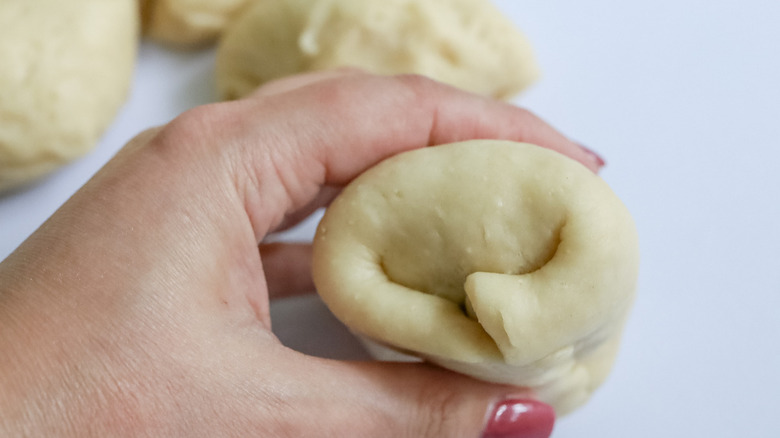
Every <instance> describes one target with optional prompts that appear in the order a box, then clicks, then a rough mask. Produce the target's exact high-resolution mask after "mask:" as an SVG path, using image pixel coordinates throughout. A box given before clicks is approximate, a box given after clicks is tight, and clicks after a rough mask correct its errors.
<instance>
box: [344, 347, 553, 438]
mask: <svg viewBox="0 0 780 438" xmlns="http://www.w3.org/2000/svg"><path fill="white" fill-rule="evenodd" d="M331 366H334V367H335V368H336V369H335V370H333V371H335V372H336V373H337V376H333V377H334V378H333V379H331V380H330V384H335V385H338V386H339V389H338V392H336V391H334V392H333V393H340V394H342V395H346V392H348V393H350V394H351V396H349V397H346V398H341V400H343V401H344V402H345V404H347V405H348V406H342V409H347V410H349V411H350V412H356V413H361V415H359V417H358V418H355V419H354V420H353V422H352V427H355V426H357V429H353V430H352V432H356V431H360V433H358V434H356V435H354V436H371V437H394V438H403V437H408V438H412V437H414V438H440V437H441V438H444V437H446V438H546V437H549V436H550V433H551V432H552V429H553V423H554V421H555V413H554V412H553V409H552V407H550V406H549V405H546V404H544V403H542V402H539V401H536V400H533V399H532V398H531V394H530V393H529V392H528V391H526V390H523V389H521V388H513V387H509V386H503V385H494V384H489V383H485V382H479V381H477V380H474V379H471V378H468V377H466V376H463V375H460V374H456V373H453V372H450V371H447V370H444V369H441V368H438V367H435V366H432V365H428V364H419V363H417V364H411V363H388V362H346V363H345V362H336V363H334V362H331ZM347 388H348V389H347ZM356 423H358V424H356ZM342 436H345V435H342ZM346 436H352V435H346Z"/></svg>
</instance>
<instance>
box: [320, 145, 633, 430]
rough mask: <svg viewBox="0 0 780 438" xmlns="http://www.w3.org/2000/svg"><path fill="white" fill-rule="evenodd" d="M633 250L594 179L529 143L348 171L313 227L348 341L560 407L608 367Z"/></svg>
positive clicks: (329, 299)
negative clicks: (348, 178)
mask: <svg viewBox="0 0 780 438" xmlns="http://www.w3.org/2000/svg"><path fill="white" fill-rule="evenodd" d="M638 257H639V256H638V243H637V234H636V230H635V228H634V223H633V220H632V218H631V216H630V215H629V213H628V211H627V210H626V208H625V207H624V205H623V204H622V203H621V202H620V200H619V199H618V198H617V197H616V196H615V194H614V193H613V192H612V191H611V189H610V188H609V187H608V186H607V184H606V183H605V182H604V181H603V180H602V179H601V178H600V177H598V176H597V175H595V174H594V173H592V172H591V171H589V170H588V169H586V168H585V167H584V166H582V165H581V164H579V163H577V162H575V161H573V160H570V159H568V158H566V157H564V156H563V155H560V154H558V153H556V152H553V151H550V150H547V149H543V148H540V147H537V146H533V145H528V144H522V143H513V142H507V141H490V140H476V141H469V142H463V143H455V144H451V145H444V146H435V147H430V148H425V149H420V150H415V151H412V152H406V153H403V154H401V155H397V156H395V157H392V158H390V159H387V160H385V161H384V162H382V163H380V164H378V165H377V166H375V167H373V168H371V169H369V170H368V171H366V172H365V173H364V174H362V175H361V176H359V177H358V178H356V179H355V180H354V181H353V182H352V183H351V184H349V186H347V187H346V189H345V190H344V191H343V193H342V194H341V195H340V196H339V197H338V198H337V199H336V200H335V201H334V202H333V204H332V205H331V206H330V207H329V208H328V209H327V211H326V213H325V216H324V218H323V219H322V221H321V223H320V225H319V228H318V230H317V234H316V237H315V240H314V267H313V272H314V280H315V284H316V286H317V290H318V291H319V293H320V295H321V296H322V298H323V300H324V301H325V302H326V304H327V305H328V306H329V308H330V309H331V310H332V311H333V313H334V314H335V315H336V316H337V317H338V318H339V319H341V320H342V321H343V322H344V323H345V324H346V325H347V326H348V327H350V328H351V329H352V330H353V331H355V332H356V333H357V334H359V335H361V336H364V337H367V338H369V339H372V340H374V341H375V342H376V343H378V344H383V345H387V346H390V347H393V348H394V349H396V350H398V351H402V352H407V353H411V354H414V355H416V356H418V357H422V358H425V359H427V360H429V361H431V362H434V363H437V364H440V365H442V366H444V367H447V368H450V369H453V370H455V371H459V372H462V373H465V374H469V375H471V376H474V377H476V378H480V379H484V380H488V381H494V382H501V383H509V384H513V385H519V386H525V387H531V388H533V389H535V390H536V391H537V393H538V395H539V397H540V398H541V399H542V400H544V401H546V402H549V403H551V404H552V405H553V406H554V407H555V408H556V410H557V412H558V413H559V414H560V415H563V414H566V413H568V412H570V411H571V410H573V409H574V408H576V407H577V406H580V405H581V404H582V403H584V402H585V401H586V400H587V399H588V397H589V396H590V394H591V393H592V392H593V390H594V389H595V388H596V387H597V386H599V385H600V384H601V382H602V381H603V380H604V379H605V378H606V376H607V374H608V372H609V370H610V367H611V365H612V362H613V360H614V357H615V354H616V351H617V348H618V345H619V341H620V335H621V332H622V328H623V324H624V322H625V319H626V317H627V315H628V312H629V310H630V307H631V304H632V302H633V297H634V292H635V288H636V280H637V271H638V263H639V261H638Z"/></svg>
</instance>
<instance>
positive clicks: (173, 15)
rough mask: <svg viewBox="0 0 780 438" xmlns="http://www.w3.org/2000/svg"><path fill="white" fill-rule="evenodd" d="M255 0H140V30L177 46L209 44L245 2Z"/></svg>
mask: <svg viewBox="0 0 780 438" xmlns="http://www.w3.org/2000/svg"><path fill="white" fill-rule="evenodd" d="M252 1H256V0H141V2H140V6H141V15H142V17H143V24H144V32H145V33H146V34H147V35H148V36H149V37H150V38H152V39H154V40H157V41H160V42H162V43H165V44H169V45H173V46H179V47H198V46H203V45H206V44H209V43H213V42H214V41H216V40H217V38H218V37H219V36H220V34H222V31H223V30H224V29H225V27H226V26H227V25H228V23H230V21H231V20H233V19H234V18H235V16H236V15H237V14H238V13H239V12H240V11H241V9H242V8H243V7H244V6H245V5H246V4H248V3H250V2H252Z"/></svg>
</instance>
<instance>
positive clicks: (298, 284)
mask: <svg viewBox="0 0 780 438" xmlns="http://www.w3.org/2000/svg"><path fill="white" fill-rule="evenodd" d="M260 258H261V260H262V263H263V270H264V272H265V281H266V284H267V286H268V295H269V297H270V298H271V299H274V298H284V297H290V296H295V295H301V294H305V293H311V292H314V282H313V280H312V278H311V245H309V244H305V243H282V242H278V243H266V244H261V245H260Z"/></svg>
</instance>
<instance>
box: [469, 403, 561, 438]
mask: <svg viewBox="0 0 780 438" xmlns="http://www.w3.org/2000/svg"><path fill="white" fill-rule="evenodd" d="M554 423H555V411H554V410H553V408H552V406H550V405H547V404H545V403H542V402H540V401H536V400H529V399H507V400H504V401H502V402H500V403H498V404H496V405H495V406H494V407H493V409H492V411H491V412H490V417H489V418H488V423H487V426H485V430H484V432H482V437H481V438H547V437H549V436H550V434H551V433H552V430H553V424H554Z"/></svg>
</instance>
